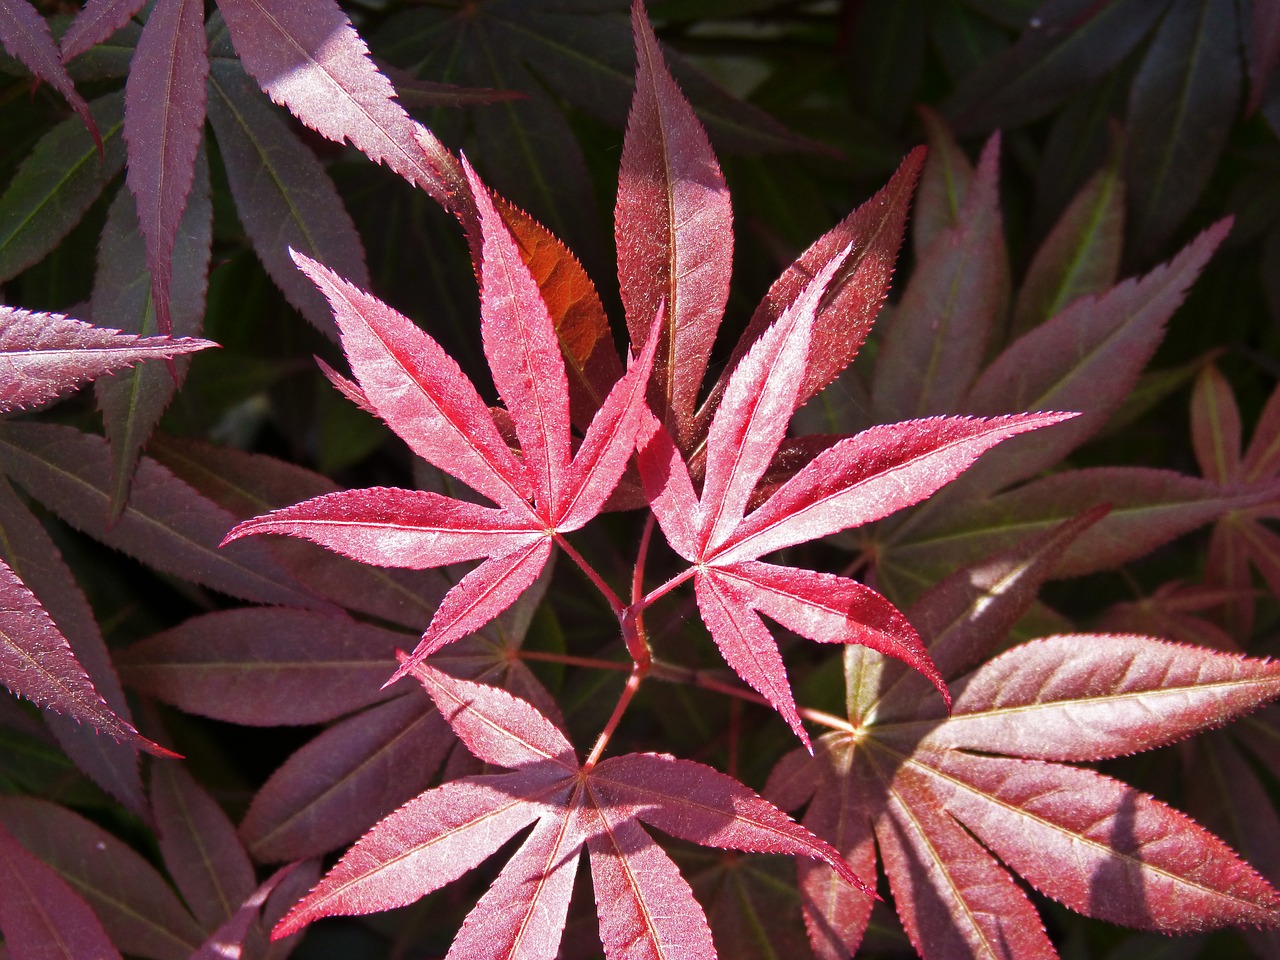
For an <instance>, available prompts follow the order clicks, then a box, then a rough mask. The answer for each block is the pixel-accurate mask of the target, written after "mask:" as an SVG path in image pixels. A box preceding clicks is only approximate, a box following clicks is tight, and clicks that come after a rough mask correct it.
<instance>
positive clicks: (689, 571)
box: [631, 567, 698, 610]
mask: <svg viewBox="0 0 1280 960" xmlns="http://www.w3.org/2000/svg"><path fill="white" fill-rule="evenodd" d="M697 569H698V568H697V567H685V569H684V570H682V571H681V572H680V573H678V574H676V575H675V576H674V577H672V578H671V579H670V580H668V581H667V582H666V583H664V584H663V585H662V586H660V587H655V588H654V589H652V590H650V591H649V592H648V593H646V594H645V595H644V596H643V597H641V598H640V599H639V600H637V601H636V602H635V603H633V604H631V606H632V608H633V609H635V608H637V607H638V608H639V609H641V610H643V609H644V608H645V607H647V606H649V605H650V604H652V603H654V602H655V601H656V600H658V599H659V598H660V597H664V596H666V595H667V594H668V593H670V592H671V591H672V590H674V589H675V588H676V587H678V586H680V584H682V583H684V582H685V581H686V580H688V579H689V578H690V577H692V576H693V574H694V572H695V571H696V570H697Z"/></svg>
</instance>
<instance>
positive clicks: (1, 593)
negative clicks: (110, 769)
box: [0, 307, 215, 756]
mask: <svg viewBox="0 0 1280 960" xmlns="http://www.w3.org/2000/svg"><path fill="white" fill-rule="evenodd" d="M211 346H215V344H213V343H211V342H210V341H208V340H195V339H187V338H179V339H171V338H169V337H138V336H134V335H132V334H124V333H121V332H120V331H118V330H112V329H110V328H107V327H95V326H93V325H92V324H88V323H83V322H82V321H80V320H75V319H73V318H71V317H65V316H62V315H61V314H56V313H33V312H31V311H27V310H22V309H19V308H17V307H0V413H8V412H11V411H17V410H26V409H30V408H32V407H37V406H40V405H41V404H44V403H47V402H48V401H50V400H53V399H55V398H57V397H59V396H62V395H63V394H66V393H70V392H71V391H72V390H74V389H75V388H76V387H78V386H80V385H81V384H83V383H85V382H87V381H89V380H91V379H93V378H95V377H98V376H101V375H103V374H107V373H111V372H113V371H116V370H121V369H124V368H126V367H129V366H131V365H132V364H135V363H138V362H139V361H142V360H145V359H148V358H157V359H159V358H169V357H173V356H176V355H178V354H183V353H191V352H193V351H196V350H203V349H205V348H206V347H211ZM10 496H12V494H10ZM33 523H34V521H33ZM5 540H6V542H7V545H6V548H5V550H4V551H0V552H2V553H3V554H4V555H5V556H8V557H9V558H10V561H11V562H10V563H5V562H3V561H0V684H2V685H4V686H5V687H7V688H8V689H9V690H11V691H13V692H14V693H16V694H18V695H19V696H23V697H26V698H27V699H29V700H31V701H33V702H35V703H38V704H39V705H40V706H42V707H47V708H49V709H51V710H54V711H57V712H58V713H62V714H65V715H67V716H70V717H72V718H74V719H75V720H77V721H78V722H81V723H87V724H89V725H90V726H92V727H93V728H94V729H95V730H98V731H100V732H105V733H107V734H109V735H110V736H111V737H113V738H114V739H115V740H117V741H119V742H121V743H127V744H129V745H131V746H133V747H135V748H140V749H144V750H150V751H152V752H154V753H157V754H158V755H161V756H165V755H168V754H169V751H167V750H165V749H163V748H162V747H159V746H156V745H155V744H153V743H152V742H151V741H150V740H148V739H146V738H145V737H143V736H141V735H140V734H139V733H138V732H137V731H136V730H135V729H134V728H133V726H132V725H131V724H130V723H129V722H128V721H127V720H125V719H124V718H122V717H121V716H119V715H118V714H117V713H116V712H115V711H114V710H112V709H111V707H110V706H108V704H107V703H106V701H105V700H103V698H102V696H101V694H100V693H99V692H98V690H97V689H96V688H95V686H94V684H93V681H92V680H90V678H89V676H88V674H87V673H86V672H85V669H84V667H83V665H82V664H81V663H80V661H79V659H78V658H77V657H76V654H75V652H74V651H73V650H72V648H71V645H70V644H69V643H68V642H67V639H66V637H65V636H64V635H63V633H62V630H61V629H59V626H58V624H57V623H55V621H54V619H53V618H52V617H51V616H50V614H49V612H48V611H47V610H46V609H45V607H44V605H43V604H42V603H41V602H40V599H39V598H38V597H37V596H36V595H35V594H34V593H33V592H32V591H31V589H30V588H29V587H28V585H27V584H26V583H24V582H23V579H22V577H21V576H19V574H18V573H17V572H15V570H14V569H13V566H14V565H17V563H16V561H14V556H13V551H14V550H15V542H20V543H21V546H18V547H17V548H16V549H17V552H18V553H19V554H22V553H23V549H22V547H23V546H25V547H27V548H29V547H30V541H29V539H28V538H26V537H24V536H22V535H21V534H18V533H16V532H15V531H14V529H12V528H9V529H6V530H5ZM23 559H24V560H27V559H30V558H29V557H25V556H24V558H23ZM11 564H12V565H11ZM50 565H51V564H50V563H49V562H48V561H46V563H45V564H44V566H46V567H48V566H50ZM68 580H69V576H68ZM50 582H56V581H47V582H46V583H50ZM52 599H54V598H51V602H52ZM57 599H60V598H57ZM81 603H83V601H82V600H81ZM58 606H59V607H61V606H62V604H58ZM98 642H99V643H101V641H100V640H99V641H98ZM103 656H104V657H105V651H104V654H103Z"/></svg>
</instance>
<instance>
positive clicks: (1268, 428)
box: [1191, 366, 1280, 644]
mask: <svg viewBox="0 0 1280 960" xmlns="http://www.w3.org/2000/svg"><path fill="white" fill-rule="evenodd" d="M1191 440H1192V445H1193V447H1194V449H1195V454H1196V461H1197V462H1198V463H1199V465H1200V472H1201V473H1202V474H1203V475H1204V476H1205V477H1206V478H1207V479H1209V480H1212V481H1213V482H1214V483H1217V484H1220V485H1222V486H1224V487H1231V486H1234V485H1237V484H1263V483H1267V482H1271V483H1273V484H1274V483H1275V481H1277V480H1280V389H1277V390H1276V391H1275V392H1274V393H1272V394H1271V398H1270V399H1269V400H1268V401H1267V404H1266V406H1265V407H1264V408H1263V411H1262V416H1261V417H1260V418H1259V420H1258V425H1257V427H1256V428H1255V429H1254V432H1253V439H1252V440H1251V441H1250V442H1249V446H1248V449H1247V450H1244V451H1243V452H1242V451H1241V446H1242V442H1241V428H1240V409H1239V407H1237V406H1236V400H1235V396H1234V395H1233V394H1232V392H1231V386H1230V384H1228V383H1227V380H1226V378H1225V377H1223V375H1222V374H1221V372H1219V370H1218V369H1217V367H1213V366H1209V367H1206V368H1205V369H1204V371H1203V372H1202V373H1201V374H1200V377H1199V379H1198V380H1197V381H1196V387H1195V393H1194V394H1193V396H1192V398H1191ZM1276 519H1280V490H1277V492H1276V494H1275V495H1273V496H1271V497H1270V498H1268V499H1267V500H1266V501H1265V502H1263V503H1261V504H1259V505H1257V506H1253V507H1249V508H1247V509H1243V510H1233V511H1231V512H1230V513H1227V514H1226V515H1225V516H1224V517H1222V518H1221V519H1220V520H1219V521H1218V522H1217V524H1216V525H1215V526H1214V528H1213V537H1212V539H1211V540H1210V542H1209V559H1208V564H1207V568H1208V569H1207V571H1206V572H1207V574H1208V578H1209V579H1210V581H1211V582H1212V583H1214V584H1216V585H1219V586H1222V587H1225V588H1227V589H1229V590H1231V591H1233V593H1234V595H1233V597H1232V598H1231V599H1230V601H1229V602H1228V604H1227V619H1228V626H1229V628H1230V629H1231V631H1232V632H1233V633H1234V634H1235V636H1236V640H1237V642H1239V643H1241V644H1245V643H1247V642H1248V639H1249V633H1250V631H1251V629H1252V627H1253V606H1254V596H1253V589H1252V588H1253V580H1252V576H1251V574H1250V572H1249V568H1250V566H1253V567H1254V568H1256V569H1257V571H1258V572H1259V573H1260V574H1262V578H1263V579H1264V580H1265V581H1266V583H1267V586H1268V587H1270V588H1271V591H1272V593H1274V594H1277V595H1280V536H1278V535H1277V534H1276V532H1275V530H1274V529H1273V528H1272V527H1270V526H1268V525H1267V524H1266V523H1263V522H1262V521H1264V520H1276Z"/></svg>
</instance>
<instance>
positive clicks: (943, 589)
mask: <svg viewBox="0 0 1280 960" xmlns="http://www.w3.org/2000/svg"><path fill="white" fill-rule="evenodd" d="M1097 518H1098V513H1097V512H1096V511H1095V513H1094V514H1093V515H1092V516H1090V515H1085V516H1083V517H1080V518H1077V519H1076V520H1073V521H1069V522H1068V523H1066V524H1064V525H1062V526H1061V527H1059V528H1057V529H1055V530H1052V531H1049V532H1048V533H1047V534H1039V535H1037V536H1035V537H1032V538H1030V539H1028V540H1026V541H1024V542H1023V543H1022V544H1020V545H1019V546H1018V547H1017V548H1015V549H1013V550H1010V551H1007V552H1005V553H1003V554H1001V555H999V556H996V557H992V558H990V559H989V560H987V561H985V562H983V563H982V564H980V565H977V566H974V567H970V568H964V569H961V570H958V571H956V572H955V573H954V574H953V575H952V576H951V577H948V578H947V579H945V580H943V581H942V582H941V583H939V584H938V585H937V586H935V587H934V588H933V589H931V590H930V591H929V592H928V593H926V594H925V595H924V596H923V597H922V598H921V599H920V600H919V601H918V602H917V603H916V604H915V605H914V606H913V607H912V608H911V609H910V611H909V612H910V615H911V618H912V621H913V622H914V623H916V624H918V625H919V626H920V628H921V634H922V635H923V636H924V637H925V638H926V639H927V640H928V643H929V652H930V653H931V654H932V655H933V656H934V659H935V661H936V663H937V664H938V666H939V668H940V670H941V671H942V673H943V674H944V676H947V677H948V678H949V679H951V680H952V689H953V690H954V691H955V704H954V711H953V712H952V714H951V715H950V716H947V717H944V716H942V715H941V712H940V710H939V709H938V706H937V704H936V701H935V700H933V698H931V697H929V696H927V694H928V691H927V689H925V688H924V685H923V684H922V683H920V682H919V680H918V678H917V677H916V675H914V674H910V673H908V672H907V671H905V670H902V669H900V668H899V667H898V666H897V665H895V664H893V663H892V662H891V661H886V660H884V658H882V657H880V656H879V655H878V654H876V653H873V652H871V651H867V650H865V648H861V647H849V648H848V649H847V657H846V662H845V674H846V685H847V690H848V694H847V705H848V717H849V725H848V727H847V729H845V730H839V731H835V732H832V733H828V734H826V735H824V736H823V737H822V738H821V740H819V741H818V743H817V744H816V745H815V746H816V750H815V754H814V756H812V757H811V756H809V755H808V754H805V753H804V752H802V751H793V752H792V753H791V754H789V755H788V756H786V757H784V758H783V759H782V761H781V762H780V763H779V764H778V766H777V767H776V768H775V770H774V773H773V775H772V777H771V778H770V783H769V786H768V787H766V790H765V795H766V796H768V797H770V798H771V799H773V800H774V801H775V802H777V803H778V804H779V806H781V807H783V808H784V809H796V808H797V807H800V806H801V805H803V804H805V803H806V802H807V803H808V810H807V813H806V815H805V818H804V823H805V824H806V825H807V826H809V827H810V828H811V829H812V830H813V831H814V832H815V833H817V834H818V835H820V836H823V837H826V838H827V839H829V840H830V841H831V842H832V843H833V844H835V846H836V847H837V848H838V849H839V850H840V851H841V852H842V854H843V855H844V856H845V858H846V859H847V860H848V861H849V863H850V864H851V865H852V866H853V867H854V868H855V869H856V870H857V871H858V872H859V873H860V875H862V876H864V877H869V876H870V874H871V873H872V871H874V870H875V867H876V851H877V850H879V857H880V860H881V862H882V863H883V866H884V871H885V873H886V874H887V876H888V879H889V886H890V889H891V890H892V891H893V895H894V901H895V905H896V908H897V911H898V914H899V916H900V917H901V919H902V923H903V925H904V927H905V928H906V931H907V934H908V936H909V937H910V939H911V942H912V944H913V945H914V946H915V948H916V950H917V951H918V952H919V953H920V954H921V956H924V957H937V956H953V955H957V956H958V955H965V956H971V955H972V956H976V955H981V956H990V957H1002V958H1010V960H1012V958H1015V957H1017V958H1027V957H1037V958H1052V957H1056V956H1057V953H1056V952H1055V950H1054V948H1053V946H1052V944H1051V943H1050V941H1049V938H1048V936H1047V935H1046V934H1045V932H1044V929H1043V926H1042V924H1041V922H1040V919H1039V917H1038V915H1037V913H1036V910H1035V907H1034V906H1033V904H1032V903H1031V901H1030V900H1029V899H1028V898H1027V895H1026V893H1025V892H1023V890H1022V889H1021V888H1020V887H1019V885H1018V884H1017V883H1016V882H1015V881H1014V879H1013V877H1012V876H1011V875H1010V871H1013V872H1015V873H1017V874H1020V875H1021V876H1022V877H1023V878H1024V879H1025V880H1026V881H1027V882H1028V883H1030V884H1031V885H1032V886H1033V887H1034V888H1036V889H1037V890H1039V891H1040V892H1041V893H1043V894H1045V895H1047V896H1050V897H1052V898H1054V899H1056V900H1058V901H1060V902H1062V903H1063V904H1065V905H1066V906H1068V907H1070V908H1071V909H1073V910H1076V911H1079V912H1081V913H1085V914H1087V915H1089V916H1093V917H1099V918H1102V919H1105V920H1109V921H1112V922H1115V923H1122V924H1125V925H1128V926H1135V927H1140V928H1144V929H1149V930H1158V931H1162V932H1165V933H1178V932H1191V931H1198V930H1205V929H1211V928H1214V927H1218V926H1223V925H1227V924H1275V923H1276V922H1277V920H1280V894H1277V893H1276V891H1275V890H1274V889H1272V887H1271V886H1270V885H1269V884H1267V882H1266V881H1265V880H1263V879H1262V878H1261V877H1260V876H1259V875H1258V874H1257V873H1256V872H1255V871H1254V870H1253V869H1252V868H1250V867H1249V866H1248V865H1247V864H1245V863H1244V862H1243V861H1241V860H1240V859H1239V858H1238V857H1237V856H1236V854H1235V853H1234V852H1233V851H1232V850H1231V849H1230V848H1229V847H1228V846H1227V845H1226V844H1225V843H1223V842H1222V841H1221V840H1219V839H1218V838H1217V837H1215V836H1213V835H1212V834H1210V833H1209V832H1208V831H1206V830H1205V829H1203V828H1202V827H1200V826H1199V825H1197V824H1196V823H1195V822H1193V821H1192V820H1190V819H1189V818H1188V817H1186V816H1184V815H1183V814H1181V813H1178V812H1177V811H1175V810H1173V809H1171V808H1169V807H1167V806H1165V805H1164V804H1163V803H1161V802H1160V801H1158V800H1156V799H1155V798H1154V797H1152V796H1150V795H1148V794H1145V793H1143V792H1141V791H1139V790H1136V789H1134V788H1132V787H1130V786H1128V785H1126V784H1124V783H1121V782H1119V781H1117V780H1114V779H1112V778H1110V777H1107V776H1105V775H1103V774H1100V773H1098V772H1096V771H1093V770H1088V769H1084V768H1081V767H1078V766H1071V765H1068V764H1070V763H1077V762H1080V761H1089V760H1101V759H1105V758H1110V757H1116V756H1121V755H1124V754H1129V753H1135V752H1137V751H1140V750H1148V749H1151V748H1153V747H1158V746H1162V745H1164V744H1167V743H1171V742H1173V741H1175V740H1179V739H1182V738H1184V737H1187V736H1189V735H1190V734H1192V733H1194V732H1196V731H1199V730H1203V729H1205V728H1208V727H1212V726H1217V725H1220V724H1222V723H1225V722H1226V721H1227V720H1229V719H1231V718H1232V717H1236V716H1239V715H1240V714H1242V713H1245V712H1247V711H1249V710H1252V709H1254V708H1255V707H1257V706H1258V705H1259V704H1261V703H1264V702H1266V701H1267V700H1269V699H1272V698H1274V697H1275V696H1277V695H1278V694H1280V666H1278V665H1277V664H1275V663H1270V662H1267V661H1264V660H1256V659H1250V658H1246V657H1242V656H1238V655H1235V654H1230V653H1222V652H1218V651H1214V650H1208V649H1204V648H1200V647H1191V646H1182V645H1177V644H1172V643H1166V642H1163V641H1160V640H1156V639H1153V638H1150V637H1141V636H1132V635H1127V636H1126V635H1096V634H1095V635H1072V636H1057V637H1048V638H1043V639H1038V640H1032V641H1029V642H1026V643H1023V644H1021V645H1019V646H1016V647H1014V648H1012V649H1011V650H1009V651H1008V652H1006V653H1004V654H1002V655H1000V656H998V657H996V658H994V659H992V660H989V661H987V662H985V663H982V661H983V660H984V659H985V658H986V657H987V656H988V655H989V654H990V652H991V651H992V649H993V648H994V647H995V646H996V645H997V644H1000V643H1001V642H1002V641H1003V640H1004V638H1005V636H1006V634H1007V633H1008V630H1009V628H1010V627H1011V626H1012V624H1013V623H1014V622H1015V621H1016V620H1017V619H1018V618H1019V617H1020V616H1021V615H1022V614H1023V613H1024V612H1025V611H1026V610H1027V609H1028V608H1029V607H1030V605H1031V603H1032V602H1033V600H1034V599H1035V596H1036V593H1037V590H1038V588H1039V586H1040V584H1041V583H1042V582H1043V581H1044V579H1045V578H1046V577H1047V576H1049V575H1050V574H1051V572H1052V571H1053V569H1054V567H1055V565H1056V563H1057V562H1058V560H1059V559H1060V557H1061V556H1062V554H1063V552H1064V550H1066V549H1067V547H1068V546H1069V545H1070V544H1071V542H1072V541H1073V540H1074V539H1075V538H1076V537H1077V536H1078V535H1079V534H1080V533H1081V531H1082V530H1083V529H1085V528H1086V527H1088V526H1089V525H1090V524H1092V523H1093V522H1095V521H1096V520H1097ZM974 663H982V665H981V666H980V667H978V669H976V670H974V671H973V672H971V673H968V674H967V675H964V676H961V674H962V673H963V672H964V671H965V670H966V669H968V668H969V667H970V666H971V665H972V664H974ZM1062 761H1066V763H1064V762H1062ZM800 885H801V891H802V896H803V899H804V903H805V913H806V925H807V926H808V929H809V937H810V941H811V944H812V946H813V948H814V951H815V953H816V955H817V956H818V957H819V958H822V960H836V958H840V960H844V958H847V957H849V956H851V955H852V954H853V952H854V951H855V950H856V949H857V946H858V944H859V943H860V941H861V939H862V936H863V933H864V932H865V930H866V926H867V921H868V916H869V910H868V907H869V905H868V904H867V903H865V902H864V899H863V898H855V897H851V896H849V895H848V894H847V893H846V892H845V891H844V890H843V889H842V886H843V885H842V884H841V883H840V882H839V881H838V880H837V879H836V878H835V877H834V876H833V875H831V874H830V873H829V872H826V871H824V869H823V868H822V867H820V866H819V867H817V868H815V869H811V868H809V867H808V866H802V867H801V868H800Z"/></svg>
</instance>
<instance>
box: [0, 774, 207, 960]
mask: <svg viewBox="0 0 1280 960" xmlns="http://www.w3.org/2000/svg"><path fill="white" fill-rule="evenodd" d="M0 821H3V824H4V826H5V827H6V828H8V830H9V832H10V833H12V834H13V835H14V836H15V837H17V838H18V840H19V841H20V842H21V843H22V845H23V846H24V847H26V848H27V849H28V850H29V851H31V852H32V853H33V854H35V855H36V856H37V857H39V858H40V859H41V860H43V861H44V862H45V863H47V864H49V866H51V867H53V868H54V869H55V870H57V871H58V872H59V873H60V874H61V875H62V877H63V879H65V880H66V881H67V882H68V883H69V884H70V885H71V886H72V887H73V888H74V889H75V890H76V892H77V893H79V894H80V896H82V897H83V898H84V899H85V900H86V901H87V902H88V903H89V905H90V906H91V907H93V910H94V913H96V914H97V915H98V919H99V920H101V921H102V926H103V927H104V928H105V929H106V931H107V933H108V935H109V936H110V937H111V940H112V942H113V943H115V944H117V945H118V946H119V948H120V949H121V950H123V951H124V952H125V953H128V954H137V955H138V956H143V957H151V958H154V960H187V958H188V957H190V955H191V953H192V952H193V951H194V950H195V949H196V948H197V947H199V945H200V942H201V941H202V940H203V939H204V931H203V930H201V928H200V925H199V924H197V923H196V922H195V920H193V919H192V918H191V915H190V914H189V913H187V911H186V909H185V908H184V907H183V906H182V904H181V902H180V901H179V900H178V897H177V895H176V894H175V893H174V892H173V888H172V887H170V886H169V884H168V882H167V881H165V880H164V878H163V877H161V876H160V874H159V873H158V872H157V871H156V869H155V868H154V867H153V866H151V864H149V863H147V861H146V860H144V859H143V858H142V857H141V856H139V855H138V854H137V853H135V852H134V851H133V850H132V849H131V848H130V847H129V846H128V844H125V843H123V842H122V841H120V840H118V839H117V838H116V837H114V836H113V835H112V834H110V833H108V832H107V831H105V830H103V829H102V828H101V827H99V826H97V825H96V824H93V823H90V822H89V821H88V820H85V819H84V818H83V817H80V816H78V815H77V814H74V813H72V812H71V811H70V810H67V809H65V808H63V807H60V806H57V805H56V804H52V803H47V802H45V801H43V800H34V799H31V798H24V797H5V798H3V799H2V800H0Z"/></svg>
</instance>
